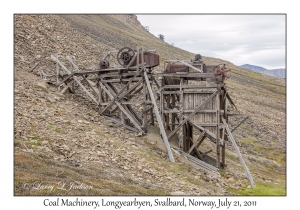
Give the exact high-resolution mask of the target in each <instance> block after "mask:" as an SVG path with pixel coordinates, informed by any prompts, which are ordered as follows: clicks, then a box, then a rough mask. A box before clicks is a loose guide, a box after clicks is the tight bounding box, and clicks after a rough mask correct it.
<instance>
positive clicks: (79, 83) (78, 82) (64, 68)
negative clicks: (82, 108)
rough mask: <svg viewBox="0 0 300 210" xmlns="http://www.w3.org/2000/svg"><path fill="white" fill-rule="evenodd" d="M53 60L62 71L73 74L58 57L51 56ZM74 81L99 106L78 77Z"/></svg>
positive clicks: (74, 77)
mask: <svg viewBox="0 0 300 210" xmlns="http://www.w3.org/2000/svg"><path fill="white" fill-rule="evenodd" d="M51 58H52V59H53V60H54V61H56V62H57V63H58V64H59V65H60V66H61V67H62V69H63V70H65V71H66V72H67V73H68V74H72V72H71V71H70V70H69V69H67V68H66V67H65V66H64V65H63V64H62V63H61V62H60V61H59V60H58V59H57V58H56V57H54V56H53V55H51ZM73 79H74V80H75V82H76V83H77V84H78V85H79V86H80V87H81V88H82V89H83V91H84V92H85V93H86V94H87V95H88V96H89V97H90V98H91V99H92V100H93V101H94V102H95V103H96V104H97V105H98V101H97V99H95V97H94V96H93V95H92V94H91V93H90V92H89V91H88V90H87V89H86V88H85V87H84V86H83V85H82V84H81V82H80V81H79V80H78V78H77V77H76V76H73Z"/></svg>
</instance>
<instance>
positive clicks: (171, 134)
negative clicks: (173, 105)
mask: <svg viewBox="0 0 300 210" xmlns="http://www.w3.org/2000/svg"><path fill="white" fill-rule="evenodd" d="M218 93H219V91H216V92H215V93H214V94H212V95H211V96H210V97H209V98H207V99H206V100H205V101H204V102H203V103H202V104H201V105H200V106H199V107H198V108H197V109H196V110H195V111H194V112H192V113H191V114H190V115H189V116H188V117H187V118H185V119H184V120H183V121H182V122H181V123H180V125H179V126H177V127H176V128H175V129H174V130H173V131H172V132H171V133H170V134H169V136H168V139H171V138H172V137H173V136H174V134H175V133H176V132H177V131H178V130H179V128H181V126H182V125H183V124H184V123H186V122H187V121H188V120H189V119H191V118H192V117H193V116H194V115H195V114H196V113H197V112H198V111H199V110H200V109H202V108H203V107H204V106H205V105H206V104H207V103H208V102H209V101H210V100H211V99H212V98H213V97H214V96H216V95H217V94H218Z"/></svg>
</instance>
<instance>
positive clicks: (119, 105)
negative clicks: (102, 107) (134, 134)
mask: <svg viewBox="0 0 300 210" xmlns="http://www.w3.org/2000/svg"><path fill="white" fill-rule="evenodd" d="M99 85H100V86H101V88H102V89H103V90H104V91H105V92H106V93H107V95H108V96H109V97H110V99H111V100H113V98H114V97H113V95H112V94H111V93H110V92H109V91H108V90H107V89H106V87H105V86H104V85H103V84H102V83H101V82H99ZM115 103H116V105H117V106H118V107H119V109H120V110H121V111H122V112H123V113H124V114H125V115H126V116H127V117H128V119H130V121H131V122H132V123H133V125H134V126H135V127H136V128H137V129H138V130H139V131H140V132H142V133H143V134H145V132H144V131H143V129H142V128H141V127H140V126H139V124H138V123H137V122H136V121H135V120H134V119H133V118H132V116H131V115H130V114H129V113H128V112H127V111H126V110H125V108H124V107H123V106H122V105H121V104H120V103H119V102H118V101H115Z"/></svg>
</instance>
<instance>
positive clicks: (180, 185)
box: [14, 15, 286, 195]
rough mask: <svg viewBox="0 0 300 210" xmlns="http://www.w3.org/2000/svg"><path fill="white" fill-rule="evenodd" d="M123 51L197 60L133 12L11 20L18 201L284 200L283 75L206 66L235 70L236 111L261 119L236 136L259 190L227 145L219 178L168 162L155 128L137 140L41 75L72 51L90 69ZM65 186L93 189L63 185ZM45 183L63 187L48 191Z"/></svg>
mask: <svg viewBox="0 0 300 210" xmlns="http://www.w3.org/2000/svg"><path fill="white" fill-rule="evenodd" d="M124 46H129V47H132V48H136V47H137V46H139V47H140V46H143V47H144V48H146V49H156V50H157V53H158V54H159V55H160V58H161V63H162V64H163V60H164V59H174V58H176V59H192V58H194V54H193V53H191V52H187V51H185V50H183V49H179V48H176V47H174V46H172V45H170V44H168V43H165V42H163V41H162V40H160V39H158V38H156V37H155V36H154V35H152V34H151V33H149V32H147V31H146V30H145V29H144V27H143V26H142V25H141V24H140V23H139V21H138V20H137V18H136V16H135V15H130V16H127V15H15V16H14V80H15V82H14V118H15V119H14V122H15V124H14V146H15V154H14V155H15V158H14V161H15V165H14V169H15V173H14V184H15V186H14V190H15V195H228V194H234V195H238V194H246V195H253V194H255V195H259V194H262V195H269V194H270V195H284V194H285V181H286V180H285V166H286V155H285V154H286V153H285V152H286V115H285V113H286V92H285V91H286V85H285V80H283V79H277V78H274V77H270V76H267V75H263V74H259V73H255V72H253V71H250V70H247V69H243V68H240V67H238V66H235V65H233V64H232V63H230V62H228V61H224V60H221V59H217V58H210V57H204V62H205V63H207V64H220V63H225V64H226V65H227V66H228V67H229V68H230V69H231V78H230V79H228V80H227V87H228V89H229V92H230V94H231V97H232V98H233V100H234V102H235V103H236V105H237V107H238V110H239V112H241V113H251V114H259V115H260V117H256V118H252V119H251V120H249V121H247V122H245V123H243V124H242V126H241V128H239V129H238V130H237V131H236V132H235V133H234V137H235V139H236V141H237V142H238V145H239V146H240V149H241V152H242V154H243V156H244V158H245V160H246V163H247V165H248V167H249V169H250V171H251V172H252V175H253V177H254V180H255V182H256V184H257V188H255V189H251V188H250V186H249V183H248V181H247V179H246V176H245V174H244V172H243V170H242V167H241V165H240V163H239V161H238V158H237V155H236V154H235V153H234V150H233V148H232V146H231V145H230V144H229V145H228V146H227V148H228V150H227V154H226V158H227V160H228V161H227V165H228V168H227V169H226V170H224V171H222V172H221V174H214V173H212V172H208V171H205V170H204V169H201V168H199V167H197V166H195V165H193V164H192V163H190V162H187V161H186V160H185V159H184V158H182V157H180V156H176V160H177V161H176V163H170V162H168V159H167V155H166V152H165V151H164V149H163V148H162V147H161V146H160V142H161V139H160V137H159V136H158V135H157V128H156V127H153V128H151V129H150V130H151V131H150V132H149V134H148V135H147V136H144V137H138V136H136V133H133V132H131V131H128V130H123V129H121V128H119V127H118V126H117V125H115V124H113V123H111V122H109V121H107V120H105V119H104V118H103V117H101V116H99V114H98V113H97V112H96V109H95V107H94V106H93V105H91V103H90V102H89V101H88V100H87V99H86V98H83V97H80V96H73V97H72V96H70V95H68V94H65V95H62V94H60V93H59V92H57V88H56V87H55V86H52V85H49V84H46V83H45V81H44V80H43V79H42V78H41V77H40V74H39V72H41V70H42V71H43V72H44V74H45V75H46V76H47V77H50V76H51V75H54V74H55V63H54V62H53V61H52V60H51V59H50V54H56V53H58V55H59V58H60V59H61V60H63V61H64V59H65V56H66V55H71V56H72V58H73V60H74V61H75V63H76V64H78V66H79V68H82V69H91V68H93V66H94V65H96V64H97V63H98V62H99V60H100V59H101V58H102V57H103V56H104V55H105V54H106V51H107V50H119V49H120V48H122V47H124ZM204 56H205V55H204ZM36 64H38V65H36ZM33 67H35V68H34V69H33ZM161 69H162V67H158V68H157V71H161ZM231 121H232V123H233V124H234V123H236V122H237V121H236V120H235V119H232V120H231ZM62 182H65V183H67V184H68V185H69V186H70V185H71V183H74V182H75V184H76V185H78V186H80V185H81V186H86V187H85V189H84V190H83V189H82V188H81V189H72V190H64V189H59V186H60V185H61V183H62ZM24 183H29V184H28V185H24ZM38 183H43V185H46V186H50V185H51V186H56V188H55V189H54V190H49V189H47V188H46V187H45V188H44V189H42V188H41V187H40V188H39V187H37V186H41V185H38Z"/></svg>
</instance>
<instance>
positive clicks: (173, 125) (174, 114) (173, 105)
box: [172, 94, 176, 130]
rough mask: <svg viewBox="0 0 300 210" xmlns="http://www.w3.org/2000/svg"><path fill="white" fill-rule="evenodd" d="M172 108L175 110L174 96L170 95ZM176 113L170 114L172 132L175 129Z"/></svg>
mask: <svg viewBox="0 0 300 210" xmlns="http://www.w3.org/2000/svg"><path fill="white" fill-rule="evenodd" d="M172 108H173V109H174V108H175V94H172ZM175 118H176V113H172V130H174V129H175Z"/></svg>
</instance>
